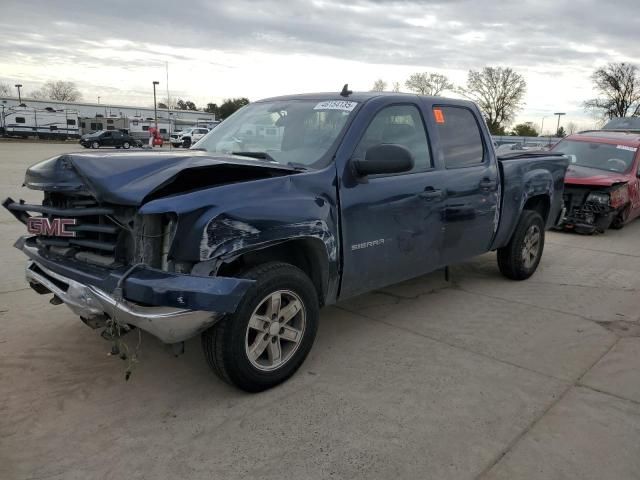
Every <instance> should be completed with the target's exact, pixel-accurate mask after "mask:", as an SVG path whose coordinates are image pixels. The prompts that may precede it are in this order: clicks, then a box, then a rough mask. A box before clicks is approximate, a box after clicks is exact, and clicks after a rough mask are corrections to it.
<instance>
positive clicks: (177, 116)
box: [0, 97, 216, 125]
mask: <svg viewBox="0 0 640 480" xmlns="http://www.w3.org/2000/svg"><path fill="white" fill-rule="evenodd" d="M22 103H24V104H25V105H27V106H28V107H32V108H36V109H38V110H45V109H47V107H49V108H53V109H54V110H73V111H76V112H78V116H80V117H81V118H95V117H100V116H102V117H127V118H128V117H143V118H153V107H132V106H129V105H109V104H107V103H82V102H55V101H51V100H32V99H30V98H25V97H22ZM18 105H19V103H18V98H17V97H0V109H1V108H2V107H4V108H9V107H17V106H18ZM160 118H164V119H167V118H171V119H172V120H176V124H180V123H181V122H180V120H187V121H188V124H189V125H193V124H198V123H202V125H205V124H206V123H211V122H215V120H216V116H215V115H214V114H213V113H207V112H202V111H199V110H196V111H192V110H169V111H167V110H166V109H160V108H159V109H158V119H160Z"/></svg>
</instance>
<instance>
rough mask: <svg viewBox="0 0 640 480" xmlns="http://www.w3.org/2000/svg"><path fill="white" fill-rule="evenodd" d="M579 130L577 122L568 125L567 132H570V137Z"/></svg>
mask: <svg viewBox="0 0 640 480" xmlns="http://www.w3.org/2000/svg"><path fill="white" fill-rule="evenodd" d="M577 130H578V124H576V123H575V122H569V123H567V132H569V135H573V134H574V133H575V132H576V131H577Z"/></svg>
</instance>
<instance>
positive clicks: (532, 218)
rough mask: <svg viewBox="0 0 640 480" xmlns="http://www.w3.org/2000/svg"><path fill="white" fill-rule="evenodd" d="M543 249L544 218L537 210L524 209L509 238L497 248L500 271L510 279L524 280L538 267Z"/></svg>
mask: <svg viewBox="0 0 640 480" xmlns="http://www.w3.org/2000/svg"><path fill="white" fill-rule="evenodd" d="M536 234H537V235H536ZM536 238H537V241H536ZM525 249H526V250H525ZM543 251H544V220H543V219H542V216H541V215H540V214H539V213H538V212H535V211H533V210H524V211H523V212H522V215H521V216H520V220H519V221H518V225H517V226H516V230H515V232H514V233H513V236H512V237H511V240H510V241H509V243H508V244H507V246H506V247H503V248H499V249H498V267H499V268H500V272H501V273H502V274H503V275H504V276H505V277H507V278H510V279H511V280H526V279H527V278H529V277H530V276H531V275H533V274H534V273H535V271H536V269H537V268H538V264H539V263H540V259H541V258H542V252H543Z"/></svg>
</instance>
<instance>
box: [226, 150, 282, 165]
mask: <svg viewBox="0 0 640 480" xmlns="http://www.w3.org/2000/svg"><path fill="white" fill-rule="evenodd" d="M231 155H237V156H239V157H250V158H257V159H258V160H266V161H268V162H274V163H278V161H277V160H276V159H275V158H273V157H272V156H271V155H269V154H268V153H267V152H231Z"/></svg>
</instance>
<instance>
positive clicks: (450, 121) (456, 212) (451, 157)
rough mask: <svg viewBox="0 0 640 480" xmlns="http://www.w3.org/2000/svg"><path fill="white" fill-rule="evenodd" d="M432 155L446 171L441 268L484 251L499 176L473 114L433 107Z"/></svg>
mask: <svg viewBox="0 0 640 480" xmlns="http://www.w3.org/2000/svg"><path fill="white" fill-rule="evenodd" d="M432 109H433V118H434V121H435V132H434V133H435V134H434V137H435V145H436V155H438V160H439V163H440V164H441V165H443V166H444V169H445V171H446V172H447V177H446V185H447V186H446V195H445V200H444V209H443V212H442V221H443V223H444V229H443V231H444V234H443V238H442V252H441V255H442V263H443V264H447V265H448V264H451V263H455V262H459V261H462V260H465V259H467V258H469V257H472V256H474V255H478V254H481V253H484V252H487V251H488V250H489V248H490V246H491V242H492V240H493V236H494V233H495V231H496V228H497V225H498V218H499V217H498V215H499V212H498V208H499V204H500V188H499V177H498V171H497V166H496V161H495V158H494V155H493V152H492V150H491V149H490V148H489V147H490V145H488V144H487V142H486V138H488V137H485V135H484V134H483V131H486V130H483V128H485V127H484V125H483V124H481V123H480V122H481V121H482V120H481V118H480V117H479V115H478V114H477V113H476V111H474V110H472V109H471V108H467V107H466V106H462V105H446V104H439V105H434V106H433V107H432Z"/></svg>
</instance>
